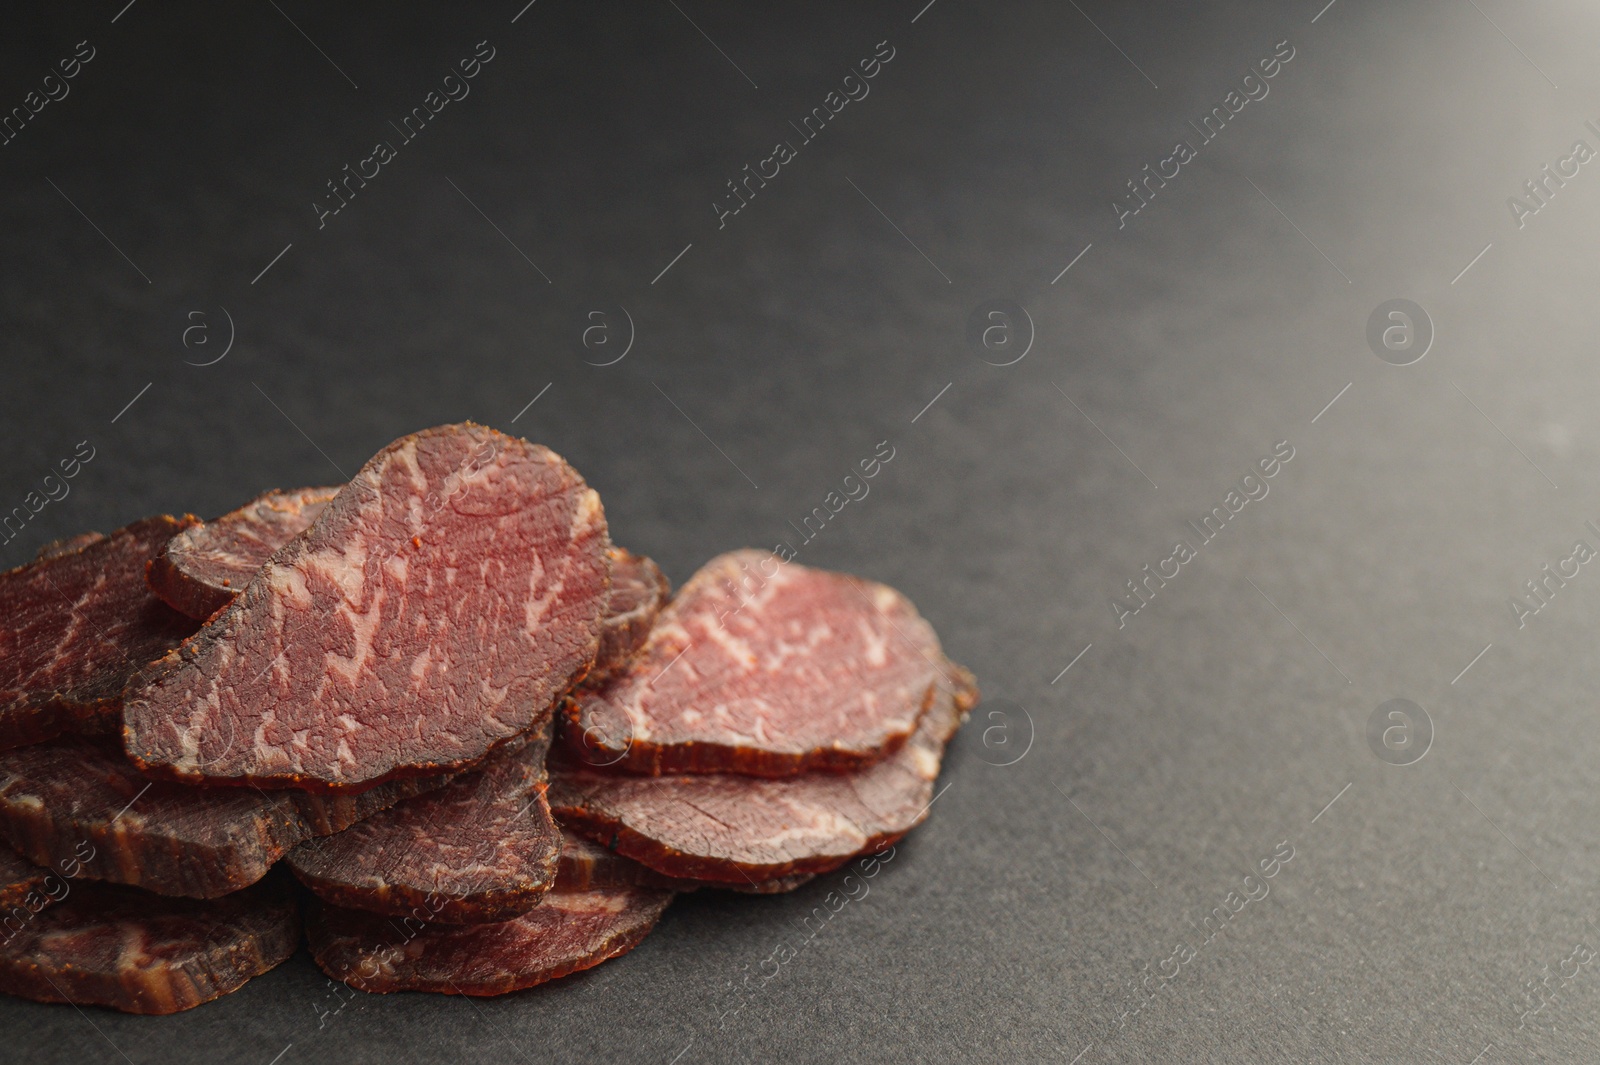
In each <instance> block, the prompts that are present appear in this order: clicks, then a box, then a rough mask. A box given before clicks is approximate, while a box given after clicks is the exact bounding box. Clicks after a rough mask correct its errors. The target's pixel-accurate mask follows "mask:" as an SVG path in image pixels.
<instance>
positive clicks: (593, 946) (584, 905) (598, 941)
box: [306, 887, 673, 995]
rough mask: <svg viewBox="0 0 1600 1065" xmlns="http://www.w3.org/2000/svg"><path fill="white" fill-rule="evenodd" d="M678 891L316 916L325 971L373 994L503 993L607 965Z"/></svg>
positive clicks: (317, 952)
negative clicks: (482, 912)
mask: <svg viewBox="0 0 1600 1065" xmlns="http://www.w3.org/2000/svg"><path fill="white" fill-rule="evenodd" d="M672 894H673V893H672V892H671V891H662V890H659V889H653V888H642V887H609V888H597V889H595V890H592V891H552V892H550V893H549V894H548V895H546V896H545V899H544V901H543V902H542V903H540V904H539V905H538V906H536V907H534V908H533V909H532V910H529V911H528V912H527V913H525V914H523V915H522V916H521V917H517V918H514V919H513V920H510V921H499V922H496V923H494V924H472V925H448V924H428V925H422V926H416V925H412V924H411V923H410V922H406V923H405V926H404V927H402V926H401V925H400V924H399V923H397V922H396V921H394V919H393V918H390V917H383V916H380V915H377V914H371V913H366V912H364V911H362V910H345V909H339V908H338V907H333V906H328V905H326V904H319V905H317V906H316V907H315V908H314V909H313V910H312V911H311V914H310V916H309V918H308V920H307V922H306V939H307V942H308V943H309V945H310V947H311V956H312V958H314V959H315V960H316V963H317V965H318V966H320V967H321V968H322V971H323V972H325V973H327V974H328V975H329V976H331V977H333V978H334V979H335V980H342V981H344V982H345V983H348V984H349V985H350V986H351V987H356V988H360V989H361V990H363V991H379V992H384V991H437V992H440V993H441V994H446V995H503V994H505V993H507V992H509V991H516V990H519V989H521V988H525V987H533V986H534V985H535V984H542V983H544V982H545V981H547V980H554V979H556V978H558V977H562V976H566V975H568V974H569V973H575V972H577V971H578V970H580V969H588V968H590V967H592V966H595V965H599V964H600V963H601V962H603V961H606V960H607V959H610V958H615V957H617V956H618V955H619V954H626V953H627V952H628V951H630V950H632V949H633V948H634V947H636V946H638V945H639V941H640V940H642V939H643V938H644V937H645V935H646V934H648V933H649V931H650V929H651V928H653V927H655V923H656V920H657V919H658V918H659V917H660V916H661V912H662V911H663V910H665V909H666V908H667V903H669V902H671V901H672Z"/></svg>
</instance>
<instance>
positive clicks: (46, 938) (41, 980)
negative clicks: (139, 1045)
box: [0, 877, 300, 1013]
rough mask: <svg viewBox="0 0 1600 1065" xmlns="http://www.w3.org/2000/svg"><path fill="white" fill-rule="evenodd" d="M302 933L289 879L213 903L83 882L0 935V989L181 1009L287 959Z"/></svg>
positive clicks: (81, 1002) (141, 1009) (124, 1006)
mask: <svg viewBox="0 0 1600 1065" xmlns="http://www.w3.org/2000/svg"><path fill="white" fill-rule="evenodd" d="M299 942H300V917H299V912H298V906H297V905H296V902H295V896H294V892H293V890H292V882H286V878H279V877H273V878H272V880H270V881H268V882H266V883H262V884H258V885H256V886H255V887H253V888H249V889H248V890H245V891H240V892H236V893H234V894H232V895H228V896H225V897H223V898H220V899H212V900H210V901H208V902H196V901H194V900H192V899H170V898H163V897H162V896H160V895H152V894H149V893H148V892H144V891H140V890H138V889H137V888H129V887H119V886H115V885H111V884H80V885H75V886H74V887H73V889H72V894H71V895H70V896H69V897H68V898H67V899H66V901H64V902H61V903H59V904H58V905H55V906H52V907H50V908H49V909H47V910H45V911H44V912H43V913H40V914H38V915H37V916H35V917H34V919H33V920H32V921H30V922H28V924H27V925H25V926H24V927H23V928H22V930H21V931H20V932H19V933H18V934H16V935H15V936H13V937H12V938H11V939H10V940H8V941H6V942H4V943H0V992H4V993H6V994H10V995H18V996H21V997H22V998H31V999H34V1000H36V1001H39V1002H70V1003H72V1004H73V1005H75V1006H89V1005H94V1006H109V1007H110V1008H111V1009H117V1010H122V1011H123V1012H125V1013H177V1012H178V1011H179V1010H186V1009H190V1008H192V1007H194V1006H198V1005H200V1003H202V1002H209V1001H211V1000H212V999H214V998H219V997H221V996H222V995H226V994H227V993H228V992H230V991H235V990H237V989H239V988H240V987H242V986H244V984H245V982H246V981H248V980H249V979H250V978H251V977H254V976H260V975H261V974H262V973H264V972H266V971H267V970H269V969H271V968H273V967H274V966H276V965H278V964H280V963H282V962H283V961H284V960H285V959H287V958H288V957H289V955H291V954H293V953H294V951H295V947H296V946H297V945H298V944H299Z"/></svg>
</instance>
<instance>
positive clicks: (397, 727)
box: [123, 423, 610, 791]
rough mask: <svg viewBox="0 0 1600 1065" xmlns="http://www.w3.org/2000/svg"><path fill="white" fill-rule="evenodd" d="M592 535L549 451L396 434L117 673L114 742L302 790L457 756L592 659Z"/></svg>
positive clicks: (504, 734)
mask: <svg viewBox="0 0 1600 1065" xmlns="http://www.w3.org/2000/svg"><path fill="white" fill-rule="evenodd" d="M609 546H610V545H609V543H608V542H607V537H606V521H605V513H604V512H603V511H602V510H601V507H600V497H599V496H598V495H597V494H596V493H595V492H594V490H593V489H591V488H589V487H588V486H587V485H586V484H584V482H583V478H581V477H579V476H578V474H577V472H576V471H574V470H573V469H572V467H571V466H568V465H567V464H566V462H565V461H563V460H562V459H561V457H560V456H558V455H556V454H555V453H553V452H551V451H549V450H547V449H546V448H543V447H539V446H537V445H534V444H530V443H528V442H527V441H525V440H520V439H517V438H515V437H509V436H505V435H504V434H501V433H497V432H495V431H493V430H492V429H485V428H483V427H482V426H478V425H472V424H470V423H467V424H462V425H449V426H443V427H440V428H435V429H428V430H425V431H423V432H420V433H416V434H414V435H411V436H407V437H403V438H401V439H400V440H397V441H395V442H394V443H393V444H390V445H389V446H388V447H386V448H384V449H383V450H382V451H380V452H379V453H378V454H377V455H376V456H374V457H373V458H372V459H371V460H370V461H369V462H368V463H367V464H366V465H365V466H363V467H362V469H361V472H360V473H358V474H357V475H356V476H355V478H354V479H353V480H352V481H351V482H350V483H349V484H348V485H346V486H345V487H344V488H342V489H340V490H339V494H338V495H337V496H335V497H334V499H333V502H331V503H329V504H328V506H327V509H325V510H324V511H323V512H322V516H321V517H319V518H318V519H317V520H316V522H315V523H314V524H313V525H312V526H311V527H310V528H309V529H307V530H306V532H305V533H304V534H303V535H301V536H297V537H295V538H294V539H293V540H290V541H289V542H288V543H286V544H284V546H283V547H281V548H279V549H278V550H277V551H276V552H275V553H274V554H273V556H272V558H271V559H270V560H269V561H268V562H267V564H266V565H265V566H263V567H262V568H261V570H260V571H258V572H257V574H256V576H255V577H254V578H252V579H251V581H250V584H249V585H248V586H247V587H246V588H245V591H244V594H242V595H241V596H239V598H237V599H235V600H234V601H233V602H232V603H231V604H229V605H228V606H226V607H224V608H223V609H222V610H221V611H220V612H219V613H218V614H217V615H216V616H215V617H213V618H212V619H211V620H210V621H208V622H207V623H206V625H205V627H204V628H203V629H201V630H200V632H199V633H198V634H197V635H196V636H195V637H194V638H193V639H191V640H189V641H187V642H186V643H185V644H184V645H183V647H182V648H181V649H180V651H179V652H177V653H174V654H169V655H168V656H166V657H165V658H163V659H162V660H161V661H160V662H158V663H156V664H155V665H154V666H152V667H151V668H150V669H148V670H146V671H145V672H144V673H143V674H141V675H140V677H139V678H137V679H136V680H135V681H134V682H133V683H132V684H131V685H130V687H129V691H128V695H127V700H126V704H125V706H124V708H123V719H124V729H123V741H124V743H125V745H126V747H127V750H128V753H129V755H130V756H131V757H132V758H133V760H134V761H135V762H137V763H138V764H139V765H140V766H141V767H142V768H144V769H146V770H147V771H149V772H150V773H152V774H155V775H158V776H163V777H169V778H173V779H178V780H184V781H188V782H200V781H211V782H218V783H232V784H243V783H252V784H255V785H257V786H259V787H271V788H287V787H300V788H305V789H307V790H312V791H316V790H338V789H341V788H351V787H360V786H363V785H368V784H373V783H376V782H378V781H381V780H385V779H388V778H390V777H396V776H407V775H420V774H427V773H438V772H442V771H448V770H454V769H459V768H464V767H466V766H469V765H471V764H473V763H475V762H477V761H479V760H480V759H482V758H483V757H484V755H486V754H488V753H489V751H490V749H491V748H493V747H494V746H495V745H496V744H499V743H501V742H503V741H505V740H508V739H510V738H511V737H513V736H516V735H518V734H520V733H522V732H525V731H526V730H527V729H528V728H529V727H530V726H532V725H533V724H534V723H535V721H536V720H537V719H538V717H539V715H541V714H543V713H545V712H546V711H547V709H548V708H549V707H550V706H551V705H552V704H553V703H554V702H555V700H556V699H557V698H559V697H560V696H561V695H562V693H563V692H565V691H566V690H567V689H568V688H570V687H571V686H572V685H573V684H574V683H576V682H577V680H578V679H579V678H580V677H581V676H582V674H583V673H584V672H585V671H586V670H588V668H589V666H590V665H591V664H592V663H593V661H594V656H595V652H596V650H597V649H598V647H599V642H600V616H601V612H602V610H603V608H604V606H605V601H606V597H607V595H608V591H609V583H610V582H609V566H608V564H607V560H606V555H605V551H606V548H607V547H609Z"/></svg>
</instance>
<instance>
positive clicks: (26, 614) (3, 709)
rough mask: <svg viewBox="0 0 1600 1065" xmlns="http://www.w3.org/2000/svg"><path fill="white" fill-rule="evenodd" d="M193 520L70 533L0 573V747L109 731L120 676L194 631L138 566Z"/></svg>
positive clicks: (114, 717)
mask: <svg viewBox="0 0 1600 1065" xmlns="http://www.w3.org/2000/svg"><path fill="white" fill-rule="evenodd" d="M196 520H198V519H196V518H194V517H192V516H185V517H182V518H170V517H165V516H163V517H155V518H146V519H145V520H143V521H137V522H134V523H133V524H132V525H129V526H127V527H126V528H122V529H118V530H117V531H116V532H114V533H112V534H111V535H110V536H100V535H98V534H87V535H84V536H78V537H73V538H72V539H70V540H63V541H59V542H57V543H54V544H49V545H46V547H45V548H44V549H43V550H41V551H40V552H39V557H38V558H37V559H36V560H35V561H33V562H30V563H28V564H27V565H25V566H19V567H18V568H17V569H14V570H10V571H9V572H6V573H0V617H3V618H4V619H5V626H4V628H0V748H6V747H20V746H23V745H24V744H29V743H37V742H38V741H40V740H44V739H49V738H50V737H51V736H59V735H61V734H62V733H64V732H88V733H96V732H99V733H106V732H112V731H115V730H116V727H117V714H118V711H119V710H120V708H121V705H122V703H121V696H122V687H123V684H124V683H126V681H127V679H128V677H129V676H130V675H131V674H132V673H133V672H134V671H136V670H138V669H139V668H141V667H143V666H145V665H148V664H149V663H151V662H153V661H155V660H156V659H157V658H160V657H161V656H162V655H164V654H166V653H167V652H168V651H170V650H172V649H173V648H174V647H177V646H178V644H180V643H181V642H182V641H183V639H184V637H186V636H189V635H190V634H191V633H193V632H194V631H195V629H196V628H197V626H196V625H195V623H194V621H193V620H192V619H190V618H187V617H184V616H183V615H182V614H179V613H177V612H176V611H174V610H173V609H172V608H171V607H169V606H167V605H166V604H165V603H163V602H161V600H159V599H157V598H156V597H155V596H154V595H152V594H151V592H150V589H149V588H148V587H146V586H145V583H144V567H145V563H146V562H148V561H149V560H150V557H151V556H152V555H154V554H155V553H156V552H157V551H159V550H160V549H161V546H162V545H163V544H165V543H166V542H167V541H168V540H170V539H172V537H173V536H174V535H175V534H176V533H178V532H179V531H181V530H182V529H184V528H186V527H188V526H189V525H192V524H193V523H194V522H195V521H196Z"/></svg>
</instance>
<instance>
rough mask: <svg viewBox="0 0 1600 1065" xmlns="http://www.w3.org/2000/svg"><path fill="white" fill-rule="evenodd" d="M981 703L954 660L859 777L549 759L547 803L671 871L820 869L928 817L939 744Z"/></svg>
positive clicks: (567, 819) (699, 876)
mask: <svg viewBox="0 0 1600 1065" xmlns="http://www.w3.org/2000/svg"><path fill="white" fill-rule="evenodd" d="M976 699H977V688H976V684H975V683H974V682H973V680H972V676H971V674H969V673H967V672H966V671H965V670H963V669H960V668H959V667H954V666H951V667H947V669H946V671H944V675H942V676H941V678H940V681H939V682H938V686H937V697H936V699H935V701H934V705H933V707H932V708H931V709H930V710H929V711H928V713H927V714H926V715H925V716H924V717H923V719H922V721H921V723H920V724H919V725H918V727H917V731H916V732H915V733H914V734H913V735H912V737H911V739H910V741H909V742H907V743H906V744H905V745H904V746H903V747H901V748H900V750H898V751H896V752H895V753H894V754H893V755H891V756H889V757H888V758H887V759H885V760H884V761H882V762H879V763H878V764H877V765H875V766H872V767H870V768H868V769H864V770H860V771H859V772H856V773H828V772H816V773H808V774H805V775H804V776H798V777H791V778H787V779H781V780H768V779H761V778H757V777H747V776H739V775H735V774H679V775H676V776H658V777H644V776H632V775H628V774H623V773H603V772H599V771H596V770H593V769H588V768H581V767H580V768H562V767H558V766H555V765H552V767H551V774H550V806H551V809H553V810H554V811H555V814H556V817H557V818H559V819H560V821H561V823H562V824H563V825H565V826H567V827H569V828H573V829H576V830H578V831H580V832H583V833H584V834H585V835H588V836H589V837H591V838H592V839H595V840H597V841H598V842H600V843H602V844H604V845H606V846H608V847H611V848H612V849H613V850H616V851H617V852H618V853H620V854H622V855H624V856H625V857H628V858H632V859H634V860H635V861H638V862H642V863H643V864H645V865H647V866H649V867H650V868H652V869H654V870H656V871H657V872H659V873H664V874H666V875H668V876H676V877H686V878H689V879H694V880H707V881H714V882H717V883H721V884H724V885H728V886H733V885H739V884H749V883H752V882H761V881H771V880H775V879H778V878H782V877H791V876H797V875H803V874H807V873H812V874H815V873H825V872H828V871H830V870H833V869H837V868H838V867H839V866H841V865H843V864H845V863H846V862H848V861H849V860H850V859H851V858H852V857H854V856H855V855H857V854H860V853H862V852H863V851H868V850H877V849H880V848H881V847H883V846H886V845H888V844H890V843H893V842H895V841H896V840H898V839H900V837H902V836H904V835H905V834H906V833H907V832H909V831H910V830H911V829H912V828H913V827H915V826H916V825H917V824H919V823H920V822H921V821H922V819H923V818H924V817H926V816H927V813H928V806H929V804H930V803H931V802H932V799H933V785H934V781H935V780H936V779H937V777H938V775H939V763H940V760H941V758H942V756H943V753H944V745H945V743H946V742H947V741H948V740H949V739H950V737H951V736H952V735H953V734H954V733H955V731H956V729H957V728H959V727H960V725H961V722H962V721H963V720H964V719H965V716H966V712H967V710H968V709H970V708H971V706H972V705H973V703H974V702H976Z"/></svg>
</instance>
